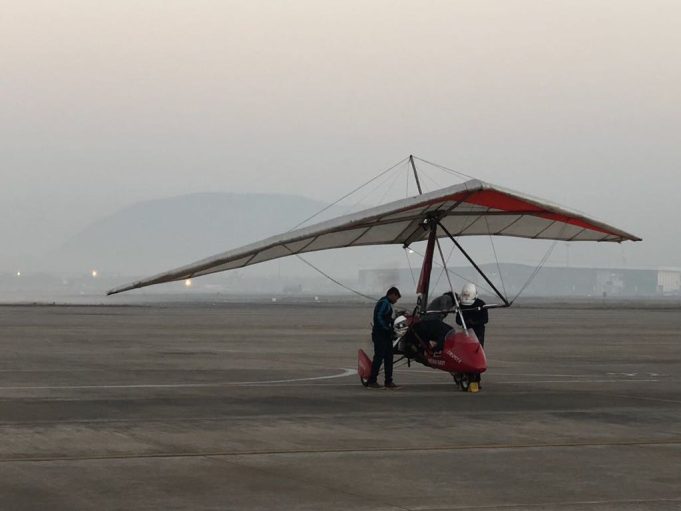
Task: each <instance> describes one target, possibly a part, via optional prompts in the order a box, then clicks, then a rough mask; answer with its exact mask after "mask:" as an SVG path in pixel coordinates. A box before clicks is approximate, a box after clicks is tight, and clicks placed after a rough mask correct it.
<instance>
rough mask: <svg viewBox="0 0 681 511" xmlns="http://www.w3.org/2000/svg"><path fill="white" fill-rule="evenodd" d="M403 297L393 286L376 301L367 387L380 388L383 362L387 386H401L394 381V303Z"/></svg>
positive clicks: (390, 387)
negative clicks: (372, 348)
mask: <svg viewBox="0 0 681 511" xmlns="http://www.w3.org/2000/svg"><path fill="white" fill-rule="evenodd" d="M401 297H402V295H401V294H400V292H399V290H398V289H397V288H396V287H391V288H390V289H388V291H387V292H386V294H385V296H384V297H383V298H381V299H380V300H378V302H376V306H375V307H374V322H373V327H372V329H371V340H372V341H373V343H374V358H373V360H372V362H371V376H369V381H368V384H367V387H369V388H371V389H380V388H382V387H381V385H380V384H379V383H378V381H377V380H378V372H379V371H380V370H381V364H383V366H384V369H385V388H386V389H397V388H399V387H398V386H397V385H395V383H394V382H393V342H392V341H393V305H394V304H395V303H397V300H399V299H400V298H401Z"/></svg>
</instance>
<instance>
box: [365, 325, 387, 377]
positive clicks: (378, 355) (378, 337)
mask: <svg viewBox="0 0 681 511" xmlns="http://www.w3.org/2000/svg"><path fill="white" fill-rule="evenodd" d="M371 340H372V341H373V342H374V359H373V360H372V361H371V376H370V377H369V383H376V380H377V378H378V371H380V369H381V364H384V366H385V383H386V385H387V384H389V383H392V381H393V338H392V334H391V332H371Z"/></svg>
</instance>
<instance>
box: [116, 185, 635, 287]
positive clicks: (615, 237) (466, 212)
mask: <svg viewBox="0 0 681 511" xmlns="http://www.w3.org/2000/svg"><path fill="white" fill-rule="evenodd" d="M432 217H436V218H438V219H439V222H440V224H441V225H442V226H443V227H444V228H445V229H446V230H447V231H448V232H449V233H451V234H452V235H453V236H455V237H457V236H474V235H494V236H515V237H520V238H532V239H547V240H564V241H615V242H622V241H625V240H631V241H640V238H638V237H636V236H633V235H631V234H628V233H626V232H624V231H621V230H619V229H616V228H614V227H611V226H609V225H607V224H604V223H602V222H599V221H597V220H594V219H591V218H588V217H586V216H584V215H582V214H580V213H576V212H574V211H570V210H567V209H564V208H561V207H559V206H556V205H554V204H551V203H550V202H547V201H544V200H541V199H537V198H533V197H529V196H527V195H523V194H520V193H518V192H513V191H511V190H507V189H504V188H502V187H499V186H495V185H492V184H489V183H485V182H483V181H479V180H477V179H473V180H470V181H466V182H465V183H462V184H459V185H455V186H450V187H448V188H442V189H440V190H436V191H433V192H429V193H425V194H423V195H419V196H416V197H410V198H407V199H402V200H398V201H394V202H391V203H388V204H384V205H382V206H378V207H375V208H371V209H366V210H363V211H360V212H358V213H353V214H349V215H345V216H341V217H338V218H334V219H332V220H328V221H326V222H321V223H318V224H315V225H311V226H309V227H303V228H300V229H296V230H293V231H289V232H286V233H283V234H280V235H277V236H272V237H270V238H267V239H264V240H262V241H258V242H256V243H252V244H250V245H246V246H243V247H240V248H235V249H233V250H229V251H227V252H223V253H222V254H218V255H215V256H213V257H209V258H207V259H202V260H200V261H197V262H195V263H192V264H188V265H186V266H182V267H180V268H176V269H174V270H170V271H168V272H165V273H160V274H158V275H155V276H152V277H149V278H145V279H142V280H139V281H136V282H132V283H130V284H126V285H124V286H120V287H117V288H115V289H112V290H110V291H109V292H108V293H107V294H115V293H121V292H123V291H128V290H130V289H137V288H140V287H145V286H151V285H153V284H160V283H163V282H171V281H176V280H184V279H189V278H192V277H198V276H200V275H207V274H209V273H216V272H220V271H225V270H231V269H234V268H242V267H244V266H249V265H252V264H257V263H261V262H264V261H269V260H271V259H277V258H280V257H286V256H290V255H293V254H303V253H306V252H315V251H319V250H328V249H332V248H342V247H357V246H366V245H390V244H399V245H404V246H407V245H410V244H411V243H413V242H416V241H421V240H424V239H427V238H428V230H427V229H426V227H425V225H424V221H425V220H426V219H428V218H432ZM438 235H439V236H441V237H444V236H446V233H445V232H444V231H443V230H442V229H440V230H438Z"/></svg>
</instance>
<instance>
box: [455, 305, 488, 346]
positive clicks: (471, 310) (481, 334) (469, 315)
mask: <svg viewBox="0 0 681 511" xmlns="http://www.w3.org/2000/svg"><path fill="white" fill-rule="evenodd" d="M483 305H485V302H483V301H482V300H481V299H480V298H476V299H475V301H474V302H473V303H472V304H471V305H463V304H462V305H461V313H462V314H463V319H465V320H466V327H467V328H472V329H473V331H474V332H475V335H476V336H477V337H478V340H479V341H480V342H481V343H482V344H484V343H485V324H486V323H487V322H488V321H489V313H488V311H487V309H483V308H482V306H483ZM456 324H457V325H461V316H459V315H458V314H457V315H456Z"/></svg>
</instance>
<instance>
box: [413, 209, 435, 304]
mask: <svg viewBox="0 0 681 511" xmlns="http://www.w3.org/2000/svg"><path fill="white" fill-rule="evenodd" d="M427 226H428V229H429V230H430V234H429V235H428V246H427V247H426V253H425V255H424V257H423V265H422V266H421V275H420V276H419V284H418V286H417V288H416V308H417V310H418V311H419V313H420V314H424V313H425V312H426V309H427V308H428V288H429V287H430V274H431V272H432V270H433V254H434V253H435V241H436V240H437V222H433V221H428V223H427Z"/></svg>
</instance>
